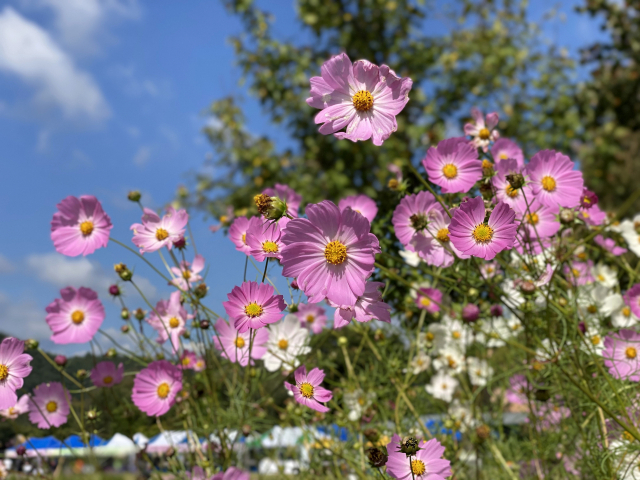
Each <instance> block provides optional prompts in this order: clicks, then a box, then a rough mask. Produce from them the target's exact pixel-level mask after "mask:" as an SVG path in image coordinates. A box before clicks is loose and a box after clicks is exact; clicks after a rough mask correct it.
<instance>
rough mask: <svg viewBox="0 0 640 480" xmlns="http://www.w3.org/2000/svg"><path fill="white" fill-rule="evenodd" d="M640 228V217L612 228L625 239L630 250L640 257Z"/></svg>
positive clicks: (637, 216)
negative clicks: (639, 233) (639, 228)
mask: <svg viewBox="0 0 640 480" xmlns="http://www.w3.org/2000/svg"><path fill="white" fill-rule="evenodd" d="M636 226H638V227H640V215H636V216H635V217H633V220H624V221H622V222H621V223H620V224H619V225H616V226H612V227H610V228H611V230H613V231H614V232H618V233H620V234H621V235H622V238H624V239H625V241H626V242H627V245H628V246H629V250H631V251H632V252H633V253H635V254H636V255H637V256H639V257H640V236H639V235H638V228H637V227H636Z"/></svg>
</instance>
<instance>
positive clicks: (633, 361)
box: [602, 329, 640, 382]
mask: <svg viewBox="0 0 640 480" xmlns="http://www.w3.org/2000/svg"><path fill="white" fill-rule="evenodd" d="M638 349H640V334H639V333H637V332H636V331H634V330H630V329H622V330H620V331H618V333H614V334H612V335H608V336H606V337H605V339H604V350H603V351H602V357H603V358H604V365H605V366H606V367H607V368H608V369H609V373H610V374H611V376H612V377H613V378H619V379H621V380H631V381H634V382H640V356H639V355H638Z"/></svg>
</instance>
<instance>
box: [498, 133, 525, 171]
mask: <svg viewBox="0 0 640 480" xmlns="http://www.w3.org/2000/svg"><path fill="white" fill-rule="evenodd" d="M491 156H493V160H494V161H495V162H496V165H500V164H501V163H502V162H503V161H504V160H508V159H513V160H515V161H516V165H517V166H518V169H522V168H524V155H523V153H522V150H521V149H520V147H519V146H518V144H517V143H516V142H514V141H513V140H509V139H508V138H499V139H497V140H496V141H495V143H494V144H493V146H492V147H491Z"/></svg>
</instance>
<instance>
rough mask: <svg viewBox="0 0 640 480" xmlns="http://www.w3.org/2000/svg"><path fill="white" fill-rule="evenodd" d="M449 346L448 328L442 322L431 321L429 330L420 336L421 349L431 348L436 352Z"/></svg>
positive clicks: (419, 344)
mask: <svg viewBox="0 0 640 480" xmlns="http://www.w3.org/2000/svg"><path fill="white" fill-rule="evenodd" d="M446 346H447V330H446V328H445V327H444V326H443V325H442V324H441V323H430V324H429V325H428V326H427V331H426V332H424V333H420V335H419V336H418V348H419V349H420V350H423V349H427V348H430V349H432V352H433V353H434V354H436V355H437V354H438V353H439V352H440V350H442V349H443V348H444V347H446Z"/></svg>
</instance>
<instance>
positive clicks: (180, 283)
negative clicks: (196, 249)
mask: <svg viewBox="0 0 640 480" xmlns="http://www.w3.org/2000/svg"><path fill="white" fill-rule="evenodd" d="M202 270H204V257H203V256H202V255H196V256H195V258H194V259H193V263H189V262H187V261H182V262H180V268H178V267H171V271H172V272H173V274H174V275H175V277H176V278H174V279H173V280H171V282H170V283H171V284H172V285H175V286H176V287H178V288H179V289H180V290H184V291H187V290H189V288H193V285H194V284H195V283H197V282H199V281H200V280H202V277H201V276H200V275H199V273H200V272H201V271H202Z"/></svg>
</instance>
